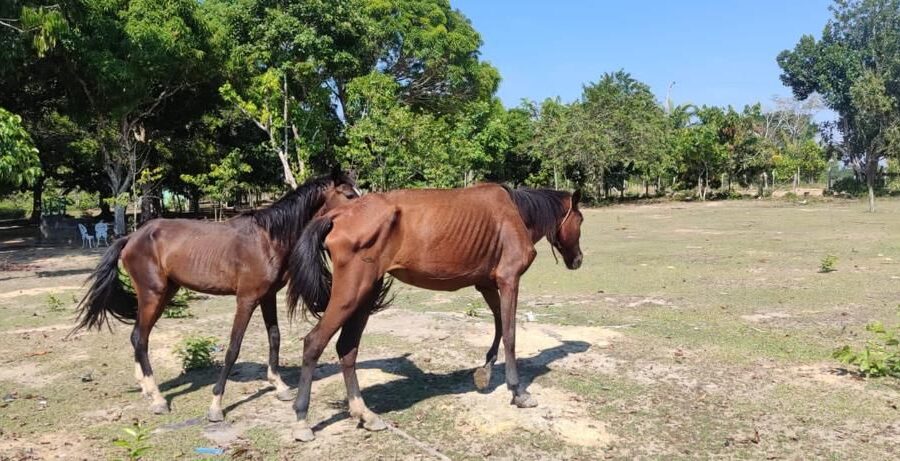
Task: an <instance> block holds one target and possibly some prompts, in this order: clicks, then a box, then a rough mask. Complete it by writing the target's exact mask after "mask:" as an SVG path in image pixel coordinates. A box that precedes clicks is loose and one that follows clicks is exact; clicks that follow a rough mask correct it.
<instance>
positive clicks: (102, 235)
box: [94, 221, 109, 247]
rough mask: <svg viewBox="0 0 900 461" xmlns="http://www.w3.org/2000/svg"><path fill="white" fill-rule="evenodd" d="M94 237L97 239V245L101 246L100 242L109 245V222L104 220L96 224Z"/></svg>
mask: <svg viewBox="0 0 900 461" xmlns="http://www.w3.org/2000/svg"><path fill="white" fill-rule="evenodd" d="M94 238H95V239H97V247H100V242H103V243H105V244H106V246H109V224H106V223H105V222H103V221H100V222H98V223H97V224H94Z"/></svg>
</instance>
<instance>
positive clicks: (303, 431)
mask: <svg viewBox="0 0 900 461" xmlns="http://www.w3.org/2000/svg"><path fill="white" fill-rule="evenodd" d="M291 436H293V437H294V440H296V441H298V442H312V441H313V440H315V439H316V435H315V434H313V431H312V429H310V428H309V426H308V425H306V424H302V425H297V427H295V428H294V430H293V431H291Z"/></svg>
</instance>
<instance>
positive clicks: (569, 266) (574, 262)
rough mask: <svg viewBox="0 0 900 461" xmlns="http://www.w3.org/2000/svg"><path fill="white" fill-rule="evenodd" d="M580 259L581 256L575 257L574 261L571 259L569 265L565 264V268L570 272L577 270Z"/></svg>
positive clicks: (579, 265)
mask: <svg viewBox="0 0 900 461" xmlns="http://www.w3.org/2000/svg"><path fill="white" fill-rule="evenodd" d="M581 259H582V256H581V255H578V256H576V257H575V258H574V259H572V262H571V263H566V267H568V268H569V269H572V270H575V269H578V268H579V267H581Z"/></svg>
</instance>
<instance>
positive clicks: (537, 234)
mask: <svg viewBox="0 0 900 461" xmlns="http://www.w3.org/2000/svg"><path fill="white" fill-rule="evenodd" d="M525 228H526V229H528V233H529V234H531V243H533V244H536V243H538V242H540V241H541V239H542V238H544V237H546V236H547V233H546V231H545V229H541V228H540V226H534V227H531V226H529V225H528V224H525Z"/></svg>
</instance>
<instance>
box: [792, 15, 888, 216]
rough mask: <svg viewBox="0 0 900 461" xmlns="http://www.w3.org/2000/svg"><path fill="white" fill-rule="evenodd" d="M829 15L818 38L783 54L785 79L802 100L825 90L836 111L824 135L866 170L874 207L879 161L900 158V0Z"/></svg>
mask: <svg viewBox="0 0 900 461" xmlns="http://www.w3.org/2000/svg"><path fill="white" fill-rule="evenodd" d="M832 12H833V17H832V19H831V20H829V21H828V24H827V25H826V27H825V29H824V31H823V32H822V38H821V39H820V40H816V39H815V38H814V37H812V36H804V37H803V38H801V39H800V42H799V43H797V45H796V46H795V47H794V49H793V50H785V51H783V52H781V54H779V55H778V64H779V65H780V66H781V69H782V71H783V73H782V75H781V80H782V82H784V84H785V85H787V86H790V87H791V88H792V89H793V91H794V95H795V96H796V97H797V98H798V99H806V98H807V97H809V96H810V95H811V94H813V93H818V94H821V95H822V97H823V98H824V101H825V103H826V105H827V106H828V107H829V108H831V109H833V110H834V111H836V112H837V113H838V115H839V117H840V119H839V120H838V122H837V123H835V124H832V125H830V130H829V131H827V132H826V134H827V135H828V136H827V139H828V140H829V142H830V143H831V144H832V148H833V151H835V152H836V153H837V154H838V155H840V157H841V158H842V160H844V162H845V163H846V164H848V165H851V166H853V168H855V169H856V170H857V171H858V172H859V173H861V174H864V175H865V177H866V180H867V186H868V190H869V195H870V202H869V207H870V211H874V210H875V209H874V206H875V205H874V188H875V186H876V184H875V181H876V176H877V174H876V171H877V169H878V166H879V162H881V160H882V159H885V158H891V157H893V158H896V157H898V155H900V73H898V72H896V69H897V65H898V64H897V63H898V62H900V47H898V46H897V43H900V2H898V1H897V0H839V1H836V2H835V4H834V6H833V7H832ZM831 131H840V136H834V135H832V134H831V133H830V132H831Z"/></svg>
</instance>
